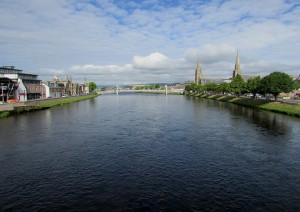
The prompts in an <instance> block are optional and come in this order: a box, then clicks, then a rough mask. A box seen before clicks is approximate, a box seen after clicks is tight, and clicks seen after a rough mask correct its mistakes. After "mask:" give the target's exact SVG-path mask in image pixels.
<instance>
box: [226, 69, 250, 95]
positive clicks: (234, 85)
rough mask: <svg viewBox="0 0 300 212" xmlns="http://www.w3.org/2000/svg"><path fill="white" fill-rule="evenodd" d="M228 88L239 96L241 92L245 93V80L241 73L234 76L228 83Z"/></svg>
mask: <svg viewBox="0 0 300 212" xmlns="http://www.w3.org/2000/svg"><path fill="white" fill-rule="evenodd" d="M230 90H231V91H232V92H234V93H235V94H236V95H237V96H240V95H241V94H243V93H245V92H246V91H247V90H246V82H245V81H244V79H243V78H242V77H241V75H239V74H238V75H237V76H236V77H234V78H233V79H232V81H231V83H230Z"/></svg>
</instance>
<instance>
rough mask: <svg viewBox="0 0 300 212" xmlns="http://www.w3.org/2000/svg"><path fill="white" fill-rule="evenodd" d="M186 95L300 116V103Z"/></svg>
mask: <svg viewBox="0 0 300 212" xmlns="http://www.w3.org/2000/svg"><path fill="white" fill-rule="evenodd" d="M185 95H186V96H192V97H198V98H205V99H212V100H218V101H222V102H229V103H233V104H237V105H241V106H245V107H251V108H256V109H261V110H266V111H271V112H276V113H282V114H286V115H290V116H295V117H300V105H296V104H289V103H285V102H277V101H271V100H263V99H252V98H243V97H235V96H223V95H209V94H185Z"/></svg>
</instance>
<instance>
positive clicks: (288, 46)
mask: <svg viewBox="0 0 300 212" xmlns="http://www.w3.org/2000/svg"><path fill="white" fill-rule="evenodd" d="M299 14H300V7H299V5H298V4H297V2H295V1H285V0H266V1H261V0H252V1H233V0H229V1H223V0H216V1H210V2H207V1H196V0H191V1H179V2H178V1H171V2H170V1H159V0H152V1H139V2H138V1H130V2H128V1H126V2H122V1H112V0H96V1H79V0H57V1H52V0H43V1H34V0H24V1H19V0H10V1H0V54H1V63H2V64H1V65H15V66H16V67H18V68H20V69H24V70H29V71H30V72H32V73H36V74H39V75H40V76H41V77H42V76H49V75H52V74H53V75H74V78H75V76H78V77H82V76H83V75H87V76H90V78H92V79H95V81H96V80H98V81H99V83H100V82H101V83H103V82H107V83H113V82H114V81H118V82H122V81H124V82H130V81H132V82H142V81H145V82H146V81H147V82H150V81H153V82H155V81H163V80H166V81H181V82H183V81H185V80H190V79H193V75H194V68H195V64H196V60H197V58H198V57H199V59H200V62H201V67H202V68H203V73H204V75H206V76H208V77H227V76H231V72H232V69H233V68H234V61H235V56H236V51H237V50H239V51H240V53H241V54H240V55H241V63H242V69H243V71H244V72H247V73H249V74H257V73H268V72H271V71H274V70H275V69H276V70H282V71H286V72H289V73H291V74H296V73H298V72H299V70H300V65H299V58H298V57H299V54H300V42H299V38H300V28H299V25H300V15H299ZM126 64H127V65H126Z"/></svg>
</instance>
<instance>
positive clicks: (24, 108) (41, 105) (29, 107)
mask: <svg viewBox="0 0 300 212" xmlns="http://www.w3.org/2000/svg"><path fill="white" fill-rule="evenodd" d="M97 96H99V94H90V95H84V96H75V97H66V98H55V99H45V100H36V101H28V102H24V103H19V104H15V105H12V107H11V109H8V110H5V111H1V112H0V118H5V117H8V116H10V115H15V114H20V113H25V112H32V111H37V110H45V109H49V108H51V107H54V106H59V105H64V104H70V103H73V102H78V101H83V100H87V99H91V98H95V97H97ZM2 106H3V105H0V107H2Z"/></svg>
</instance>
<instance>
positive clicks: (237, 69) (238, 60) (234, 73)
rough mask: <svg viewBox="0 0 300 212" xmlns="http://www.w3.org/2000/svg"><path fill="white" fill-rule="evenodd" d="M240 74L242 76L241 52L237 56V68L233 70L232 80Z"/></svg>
mask: <svg viewBox="0 0 300 212" xmlns="http://www.w3.org/2000/svg"><path fill="white" fill-rule="evenodd" d="M238 74H239V75H242V72H241V67H240V56H239V51H238V52H237V55H236V60H235V67H234V70H233V74H232V78H234V77H236V76H237V75H238Z"/></svg>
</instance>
